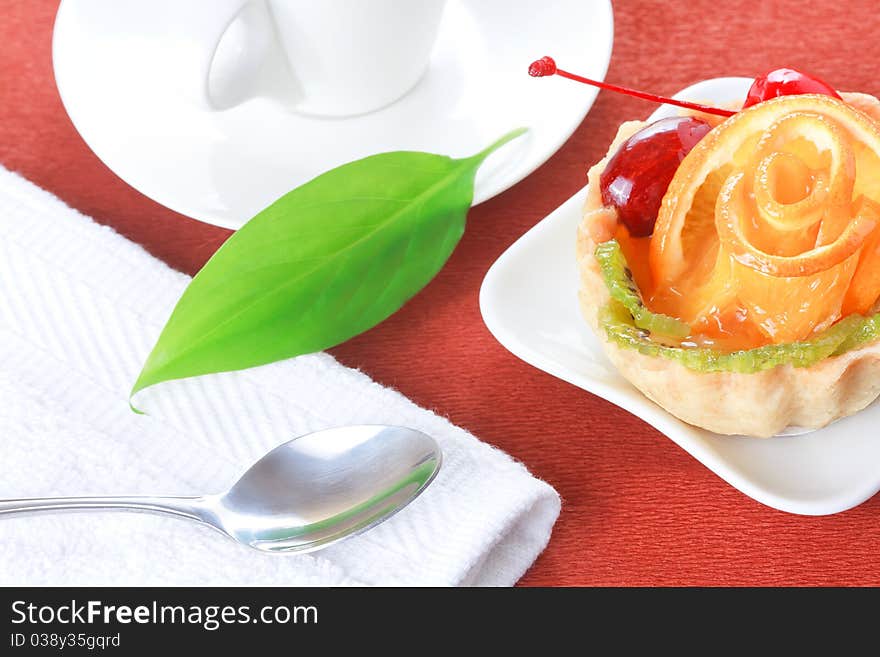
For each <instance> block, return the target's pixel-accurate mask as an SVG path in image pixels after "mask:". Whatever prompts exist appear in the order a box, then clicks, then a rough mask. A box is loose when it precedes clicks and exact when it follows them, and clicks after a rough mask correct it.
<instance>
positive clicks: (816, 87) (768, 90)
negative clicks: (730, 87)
mask: <svg viewBox="0 0 880 657" xmlns="http://www.w3.org/2000/svg"><path fill="white" fill-rule="evenodd" d="M797 94H822V95H824V96H833V97H834V98H838V99H839V98H840V95H839V94H838V93H837V92H836V91H835V90H834V87H832V86H831V85H830V84H828V83H827V82H825V81H824V80H820V79H819V78H817V77H815V76H812V75H807V74H806V73H801V72H800V71H795V70H794V69H791V68H777V69H776V70H775V71H770V72H769V73H766V74H765V75H761V76H759V77H757V78H755V81H754V82H753V83H752V86H751V87H750V88H749V93H748V95H746V102H745V103H743V109H745V108H746V107H751V106H752V105H757V104H758V103H760V102H762V101H765V100H770V99H771V98H776V97H777V96H794V95H797Z"/></svg>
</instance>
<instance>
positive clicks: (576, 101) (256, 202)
mask: <svg viewBox="0 0 880 657" xmlns="http://www.w3.org/2000/svg"><path fill="white" fill-rule="evenodd" d="M193 1H198V0H151V1H150V2H144V1H143V0H114V2H107V1H106V0H63V2H62V3H61V7H60V8H59V10H58V15H57V18H56V21H55V33H54V41H53V58H54V66H55V78H56V81H57V84H58V90H59V92H60V94H61V99H62V101H63V102H64V106H65V108H66V109H67V112H68V114H69V115H70V118H71V120H72V121H73V123H74V125H75V126H76V128H77V130H79V132H80V134H81V135H82V137H83V139H85V141H86V142H87V143H88V145H89V146H90V147H91V148H92V150H93V151H94V152H95V153H96V154H97V155H98V157H99V158H101V160H103V161H104V163H105V164H106V165H107V166H108V167H110V169H112V170H113V171H114V172H115V173H116V174H117V175H118V176H119V177H120V178H122V179H123V180H125V181H126V182H127V183H129V184H130V185H132V186H133V187H135V188H136V189H138V190H139V191H141V192H142V193H144V194H146V195H147V196H149V197H151V198H152V199H154V200H156V201H158V202H159V203H162V204H163V205H166V206H168V207H169V208H171V209H173V210H176V211H178V212H181V213H183V214H186V215H188V216H191V217H195V218H197V219H201V220H202V221H206V222H209V223H213V224H217V225H220V226H226V227H230V228H236V227H238V226H240V225H241V224H242V223H243V222H244V221H246V220H247V219H249V218H250V217H251V216H253V215H254V214H255V213H256V212H258V211H259V210H261V209H262V208H263V207H265V206H266V205H268V204H269V203H270V202H272V201H273V200H275V199H276V198H277V197H279V196H281V195H282V194H284V193H286V192H287V191H289V190H291V189H292V188H294V187H296V186H298V185H300V184H301V183H303V182H306V181H307V180H309V179H311V178H313V177H314V176H316V175H318V174H319V173H322V172H323V171H326V170H327V169H330V168H332V167H334V166H337V165H339V164H342V163H344V162H348V161H351V160H354V159H358V158H361V157H364V156H366V155H370V154H373V153H377V152H382V151H389V150H423V151H430V152H434V153H443V154H448V155H451V156H454V157H459V156H465V155H470V154H473V153H476V152H478V151H479V150H481V149H482V148H484V147H485V146H487V145H488V144H490V143H491V142H492V141H493V140H495V139H496V138H498V137H499V136H501V135H502V134H504V133H505V132H507V131H509V130H511V129H513V128H516V127H519V126H527V127H529V128H530V129H531V131H530V132H529V134H528V135H527V136H526V137H524V138H521V139H519V140H517V142H515V145H511V146H510V147H509V148H505V149H504V150H503V152H499V153H496V154H495V155H493V156H492V157H490V159H489V160H487V162H486V163H485V164H484V165H483V167H482V168H481V169H480V172H479V174H478V176H477V185H476V190H475V198H474V202H475V203H480V202H482V201H485V200H487V199H489V198H491V197H492V196H495V195H496V194H498V193H500V192H502V191H504V190H505V189H507V188H508V187H510V186H511V185H513V184H514V183H516V182H518V181H519V180H521V179H522V178H524V177H525V176H527V175H528V174H529V173H531V172H532V171H534V170H535V169H536V168H537V167H538V166H540V165H541V164H542V163H543V162H544V161H546V160H547V159H548V158H549V157H550V156H551V155H552V154H553V153H554V152H556V150H557V149H558V148H559V147H560V146H561V145H562V144H563V143H564V142H565V140H566V139H567V138H568V137H569V136H570V135H571V133H572V132H574V130H575V128H577V126H578V125H579V124H580V122H581V120H582V119H583V118H584V116H585V115H586V113H587V111H588V110H589V108H590V106H591V105H592V103H593V100H594V99H595V97H596V90H595V89H593V88H592V87H587V86H585V85H579V84H573V83H570V82H567V81H563V80H557V79H546V80H537V79H534V78H530V77H529V76H528V73H527V70H528V65H529V63H530V62H531V61H533V60H535V59H537V58H539V57H541V56H543V55H548V54H552V55H553V56H554V57H556V59H557V60H558V61H559V62H560V63H564V65H565V66H566V67H568V68H570V69H571V70H574V71H578V72H580V73H582V74H584V75H587V76H589V77H592V78H597V79H602V78H603V77H604V75H605V71H606V68H607V66H608V61H609V58H610V56H611V43H612V36H613V21H612V14H611V5H610V2H609V0H559V1H556V2H553V3H549V2H544V3H538V4H537V5H536V3H534V2H532V1H531V0H518V1H512V0H450V2H449V4H448V5H447V7H446V10H445V14H444V17H443V22H442V25H441V27H440V35H439V38H438V41H437V45H436V48H435V50H434V53H433V55H432V60H431V65H430V67H429V70H428V72H427V74H426V75H425V77H424V78H423V79H422V81H421V82H420V83H419V84H418V85H417V86H416V88H415V89H413V91H411V92H410V93H409V94H408V95H407V96H405V97H404V98H403V99H402V100H400V101H398V102H396V103H394V104H393V105H391V106H389V107H387V108H385V109H383V110H379V111H377V112H374V113H372V114H367V115H364V116H360V117H354V118H349V119H320V118H313V117H306V116H302V115H298V114H295V113H292V112H290V111H288V110H286V109H285V108H284V107H282V105H280V104H279V103H277V102H276V101H273V100H271V99H268V98H257V99H254V100H251V101H249V102H247V103H245V104H243V105H240V106H238V107H235V108H232V109H229V110H226V111H223V112H210V111H205V110H202V109H199V108H197V107H195V106H194V105H190V104H188V103H187V101H185V100H184V99H183V98H181V97H180V96H179V95H177V94H174V93H172V92H171V91H170V89H169V88H168V86H167V83H166V81H165V80H163V79H162V78H161V76H159V75H157V74H156V62H157V61H160V59H161V53H160V52H158V50H160V49H161V48H162V45H163V43H162V38H161V34H162V32H163V29H165V28H166V27H167V26H166V25H165V21H166V20H167V17H168V16H170V15H171V7H173V5H175V4H179V3H180V2H193Z"/></svg>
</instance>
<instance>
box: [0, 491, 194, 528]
mask: <svg viewBox="0 0 880 657" xmlns="http://www.w3.org/2000/svg"><path fill="white" fill-rule="evenodd" d="M61 511H147V512H152V513H165V514H170V515H173V516H182V517H184V518H189V519H191V520H200V521H202V522H206V521H207V520H208V516H207V509H206V507H205V498H203V497H139V496H123V497H45V498H32V499H22V500H0V518H2V517H4V516H9V515H21V514H28V513H40V512H46V513H58V512H61Z"/></svg>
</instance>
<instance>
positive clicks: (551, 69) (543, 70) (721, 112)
mask: <svg viewBox="0 0 880 657" xmlns="http://www.w3.org/2000/svg"><path fill="white" fill-rule="evenodd" d="M529 75H531V76H532V77H535V78H542V77H545V76H548V75H559V76H561V77H563V78H568V79H569V80H574V81H575V82H583V83H584V84H589V85H592V86H594V87H599V88H600V89H607V90H608V91H615V92H617V93H619V94H626V95H627V96H635V97H636V98H642V99H644V100H650V101H653V102H655V103H663V104H665V105H675V106H676V107H683V108H685V109H690V110H696V111H698V112H705V113H706V114H714V115H716V116H733V115H734V114H736V112H735V111H733V110H726V109H721V108H720V107H710V106H708V105H700V104H699V103H691V102H688V101H686V100H676V99H675V98H667V97H666V96H657V95H656V94H649V93H647V92H644V91H637V90H636V89H630V88H628V87H621V86H618V85H616V84H609V83H608V82H599V81H598V80H591V79H590V78H585V77H583V76H581V75H576V74H574V73H569V72H568V71H563V70H562V69H561V68H557V67H556V62H555V61H553V58H552V57H542V58H541V59H539V60H537V61H534V62H532V64H531V65H530V66H529Z"/></svg>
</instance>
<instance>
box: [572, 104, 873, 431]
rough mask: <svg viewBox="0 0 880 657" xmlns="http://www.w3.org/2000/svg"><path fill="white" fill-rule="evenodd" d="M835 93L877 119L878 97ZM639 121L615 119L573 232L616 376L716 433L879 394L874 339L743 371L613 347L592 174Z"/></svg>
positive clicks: (833, 410) (771, 427)
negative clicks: (798, 361) (797, 362)
mask: <svg viewBox="0 0 880 657" xmlns="http://www.w3.org/2000/svg"><path fill="white" fill-rule="evenodd" d="M841 95H842V96H843V98H844V100H846V101H847V102H848V103H849V104H851V105H852V106H854V107H856V108H857V109H860V110H861V111H863V112H865V113H866V114H869V115H870V116H872V118H874V120H878V121H880V101H878V100H877V99H876V98H874V97H873V96H868V95H867V94H846V93H844V94H841ZM644 125H646V123H645V122H642V121H629V122H627V123H624V124H622V125H621V126H620V128H619V130H618V132H617V136H616V137H615V139H614V141H613V142H612V143H611V146H610V147H609V149H608V154H606V156H605V157H604V158H603V159H602V160H601V161H600V162H598V163H597V164H596V165H594V166H593V167H592V168H591V169H590V171H589V174H588V179H589V189H588V191H587V200H586V203H585V206H584V218H583V220H582V221H581V223H580V225H579V227H578V232H577V261H578V271H579V273H580V292H579V297H580V305H581V311H582V313H583V315H584V317H585V319H586V320H587V322H588V323H589V324H590V326H592V328H593V330H594V331H595V332H596V334H597V335H598V336H599V339H600V341H601V343H602V346H603V348H604V350H605V353H606V354H607V356H608V358H609V360H611V362H612V363H613V364H614V366H615V367H616V368H617V369H618V370H619V371H620V373H621V375H623V377H624V378H626V379H627V380H628V381H629V382H630V383H632V384H633V385H634V386H635V387H636V388H638V389H639V390H640V391H641V392H642V393H643V394H644V395H645V396H646V397H648V398H649V399H651V400H652V401H654V402H655V403H657V404H658V405H660V406H661V407H663V408H664V409H666V410H667V411H668V412H670V413H672V414H673V415H675V416H676V417H678V418H679V419H681V420H684V421H685V422H687V423H689V424H693V425H696V426H698V427H702V428H704V429H708V430H709V431H713V432H715V433H720V434H735V435H746V436H756V437H769V436H773V435H775V434H778V433H780V432H781V431H783V430H784V429H786V428H787V427H800V428H805V429H818V428H820V427H824V426H825V425H827V424H829V423H830V422H833V421H834V420H836V419H838V418H842V417H845V416H847V415H852V414H853V413H856V412H858V411H860V410H862V409H863V408H865V407H866V406H868V405H869V404H870V403H871V402H873V401H874V400H875V399H876V398H877V397H878V396H880V340H875V341H873V342H869V343H867V344H865V345H862V346H860V347H859V348H857V349H853V350H851V351H848V352H846V353H845V354H842V355H840V356H834V357H830V358H826V359H824V360H822V361H820V362H818V363H816V364H814V365H812V366H810V367H802V368H797V367H793V366H791V365H783V366H779V367H775V368H773V369H770V370H765V371H761V372H756V373H754V374H743V373H738V372H698V371H696V370H692V369H689V368H687V367H685V366H684V365H682V364H681V363H678V362H675V361H672V360H669V359H666V358H662V357H659V356H649V355H645V354H642V353H639V352H638V351H636V350H634V349H627V348H624V347H620V346H619V345H617V344H616V343H614V342H611V341H610V340H609V339H608V337H607V336H606V335H605V331H604V329H603V328H602V327H601V326H600V325H599V321H598V311H599V309H600V308H602V307H603V306H604V305H605V304H606V303H608V301H609V300H610V296H609V293H608V289H607V288H606V286H605V281H604V280H603V278H602V274H601V272H600V270H599V263H598V262H597V260H596V258H595V256H594V255H593V254H594V252H595V250H596V245H597V244H599V243H600V242H604V241H607V240H609V239H611V238H612V237H613V235H614V231H615V229H616V226H617V212H616V210H615V209H614V208H609V207H604V206H603V204H602V197H601V194H600V192H599V176H600V175H601V174H602V172H603V171H604V170H605V166H606V165H607V163H608V160H609V159H610V157H611V155H612V154H613V153H615V152H616V151H617V148H618V146H619V145H620V144H621V143H622V142H623V141H625V140H626V139H627V138H629V137H630V136H631V135H632V134H633V133H635V132H636V131H637V130H639V129H640V128H642V127H643V126H644Z"/></svg>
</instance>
